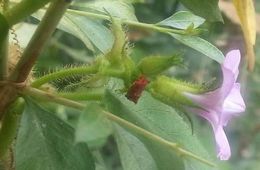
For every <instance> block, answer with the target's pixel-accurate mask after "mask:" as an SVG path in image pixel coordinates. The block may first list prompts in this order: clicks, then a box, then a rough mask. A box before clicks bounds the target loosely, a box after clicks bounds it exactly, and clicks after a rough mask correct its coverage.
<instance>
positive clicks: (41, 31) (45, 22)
mask: <svg viewBox="0 0 260 170" xmlns="http://www.w3.org/2000/svg"><path fill="white" fill-rule="evenodd" d="M30 1H31V0H30ZM33 2H34V4H35V3H38V2H35V0H33ZM69 4H70V3H69V1H66V0H55V1H54V2H53V3H51V4H50V7H49V8H48V10H47V11H46V14H45V15H44V17H43V19H42V21H41V22H40V24H39V26H38V28H37V29H36V31H35V33H34V35H33V37H32V39H31V40H30V42H29V44H28V46H27V47H26V49H25V50H24V53H23V55H22V57H21V59H20V61H19V62H18V64H17V66H16V67H15V70H14V71H13V73H12V74H11V77H10V79H11V80H13V81H16V82H24V81H25V80H26V79H27V77H28V75H29V73H30V71H31V69H32V67H33V65H34V63H35V61H36V59H37V57H38V56H39V54H40V52H41V51H42V49H43V47H44V45H45V44H46V42H47V40H49V38H50V37H51V35H52V33H53V32H54V30H55V29H56V26H57V25H58V23H59V21H60V19H61V18H62V16H63V14H64V13H65V11H66V9H67V7H68V6H69Z"/></svg>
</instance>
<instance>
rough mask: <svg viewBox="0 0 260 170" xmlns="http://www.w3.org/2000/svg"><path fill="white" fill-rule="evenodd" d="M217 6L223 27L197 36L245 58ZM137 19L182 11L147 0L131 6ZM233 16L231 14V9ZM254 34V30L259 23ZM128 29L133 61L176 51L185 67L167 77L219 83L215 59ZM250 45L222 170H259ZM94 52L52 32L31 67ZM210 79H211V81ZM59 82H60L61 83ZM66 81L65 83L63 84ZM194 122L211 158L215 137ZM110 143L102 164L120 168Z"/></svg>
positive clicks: (259, 94) (259, 99) (258, 94)
mask: <svg viewBox="0 0 260 170" xmlns="http://www.w3.org/2000/svg"><path fill="white" fill-rule="evenodd" d="M222 2H227V3H224V4H221V5H220V7H221V8H222V9H223V10H224V11H223V13H222V14H223V18H224V23H220V22H219V23H210V22H207V23H205V24H204V25H203V26H202V28H203V29H205V30H206V31H203V32H202V33H201V36H202V37H203V38H205V39H206V40H208V41H210V42H212V43H213V44H214V45H216V46H217V47H218V48H219V49H220V50H221V51H222V52H223V53H224V54H226V53H227V52H228V51H229V50H231V49H240V50H241V53H242V56H243V57H244V56H245V50H244V49H245V47H244V41H243V34H242V32H241V29H240V26H239V25H238V24H237V23H236V19H235V17H232V16H231V17H230V16H226V14H230V15H232V9H230V8H229V6H228V4H229V1H221V3H222ZM255 5H256V10H257V12H259V14H257V16H258V19H259V16H260V1H259V0H258V1H255ZM134 7H135V10H136V16H137V18H138V20H139V21H142V22H145V23H156V22H158V21H161V20H163V19H165V18H167V17H169V16H171V15H172V14H173V13H175V12H177V11H179V10H187V9H185V8H184V7H183V6H182V5H181V4H180V3H179V2H178V0H146V1H144V3H136V4H134ZM233 12H234V11H233ZM257 24H258V26H257V27H258V31H259V29H260V28H259V23H257ZM126 29H127V30H128V35H129V40H130V41H131V46H132V48H131V51H132V54H131V55H132V57H133V58H134V59H135V60H139V59H140V58H142V57H145V56H148V55H156V54H160V55H166V56H169V55H173V54H176V53H180V54H182V55H183V57H184V63H185V67H175V68H172V69H170V70H169V71H168V72H167V74H171V75H173V76H175V77H178V78H180V79H183V80H188V81H192V82H198V83H211V84H212V86H213V87H217V86H218V84H219V82H220V81H221V75H220V66H219V64H217V63H216V62H215V61H213V60H211V59H209V58H208V57H205V56H203V55H202V54H201V53H199V52H197V51H195V50H193V49H191V48H189V47H186V46H184V45H182V44H180V43H179V42H177V41H175V40H174V39H173V38H172V37H170V36H168V35H165V34H160V33H155V32H148V31H147V30H136V29H135V30H134V29H131V28H126ZM259 33H260V32H258V39H257V42H256V46H255V51H256V58H257V63H256V67H255V70H254V72H248V71H247V70H246V66H245V60H244V58H243V60H242V63H241V72H240V77H239V81H240V82H241V86H242V94H243V96H244V98H245V102H246V105H247V109H246V112H245V113H242V114H241V116H240V117H237V118H235V119H233V120H232V121H231V122H230V124H229V125H228V127H226V132H227V136H228V138H229V141H230V145H231V149H232V157H231V159H230V161H224V162H221V161H219V162H218V164H220V165H221V170H225V169H227V170H233V169H236V170H259V169H260V87H259V83H260V69H259V68H260V58H259V56H260V40H259V36H260V35H259ZM93 57H94V56H93V54H92V53H91V51H88V50H87V49H86V48H85V46H84V44H83V43H82V42H81V41H80V40H79V39H77V38H75V37H73V36H71V35H69V34H67V33H64V32H62V31H56V33H55V36H54V37H53V39H52V40H51V42H50V43H49V46H48V47H47V48H46V50H45V51H44V53H43V54H42V55H41V57H40V60H39V61H38V63H37V66H36V67H35V73H36V74H38V75H41V74H44V73H46V72H49V70H53V69H57V68H61V67H63V66H64V65H68V64H74V63H75V64H76V63H87V62H89V61H91V60H92V59H93ZM214 78H216V79H215V80H214ZM62 83H64V82H62ZM65 83H66V82H65ZM192 118H193V120H194V124H195V131H196V133H197V134H198V137H199V138H200V140H201V141H202V142H203V144H204V145H205V146H206V147H207V148H208V150H209V151H210V153H211V154H212V156H215V148H214V147H215V144H214V138H213V137H214V136H213V133H212V130H211V127H210V126H209V124H208V123H207V122H205V121H204V120H201V119H200V118H198V117H195V116H192ZM114 149H115V144H114V142H113V141H112V140H110V141H109V142H108V143H107V144H106V146H104V149H103V153H105V154H106V155H107V158H105V161H106V162H107V163H108V164H109V166H110V168H111V169H113V170H114V169H120V165H119V162H118V155H117V154H116V152H115V151H114Z"/></svg>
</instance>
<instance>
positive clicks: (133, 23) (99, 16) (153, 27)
mask: <svg viewBox="0 0 260 170" xmlns="http://www.w3.org/2000/svg"><path fill="white" fill-rule="evenodd" d="M67 12H68V13H71V14H76V15H81V16H86V17H92V18H95V19H101V20H110V19H111V17H110V16H108V15H103V14H96V13H92V12H86V11H78V10H73V9H68V11H67ZM116 19H118V20H120V21H121V22H122V23H123V24H127V25H129V26H132V27H137V28H142V29H148V30H153V31H158V32H162V33H175V34H183V35H187V34H189V33H187V32H186V31H185V30H179V29H173V28H171V29H170V28H164V27H160V26H157V25H155V24H147V23H140V22H136V21H130V20H124V19H119V18H116Z"/></svg>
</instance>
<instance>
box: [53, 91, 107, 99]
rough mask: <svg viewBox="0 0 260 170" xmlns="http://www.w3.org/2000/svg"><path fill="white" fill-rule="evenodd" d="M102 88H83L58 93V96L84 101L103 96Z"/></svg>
mask: <svg viewBox="0 0 260 170" xmlns="http://www.w3.org/2000/svg"><path fill="white" fill-rule="evenodd" d="M104 93H105V90H104V88H90V89H86V90H85V89H84V91H83V92H64V93H58V95H59V96H60V97H64V98H67V99H70V100H76V101H86V100H101V99H102V97H103V96H104Z"/></svg>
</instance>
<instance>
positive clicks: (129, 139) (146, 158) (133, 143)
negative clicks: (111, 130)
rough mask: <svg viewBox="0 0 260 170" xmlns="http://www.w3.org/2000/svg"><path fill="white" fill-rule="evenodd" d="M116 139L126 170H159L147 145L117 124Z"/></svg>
mask: <svg viewBox="0 0 260 170" xmlns="http://www.w3.org/2000/svg"><path fill="white" fill-rule="evenodd" d="M114 127H115V139H116V143H117V146H118V150H119V154H120V159H121V163H122V166H123V168H124V170H133V169H134V170H157V167H156V164H155V162H154V159H153V158H152V156H151V154H150V153H149V151H148V150H147V149H146V147H145V145H144V144H143V143H142V142H141V141H140V140H139V139H138V138H136V137H135V136H134V135H132V134H131V133H129V132H128V131H126V130H125V129H123V128H122V127H120V126H119V125H116V124H115V126H114Z"/></svg>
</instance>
